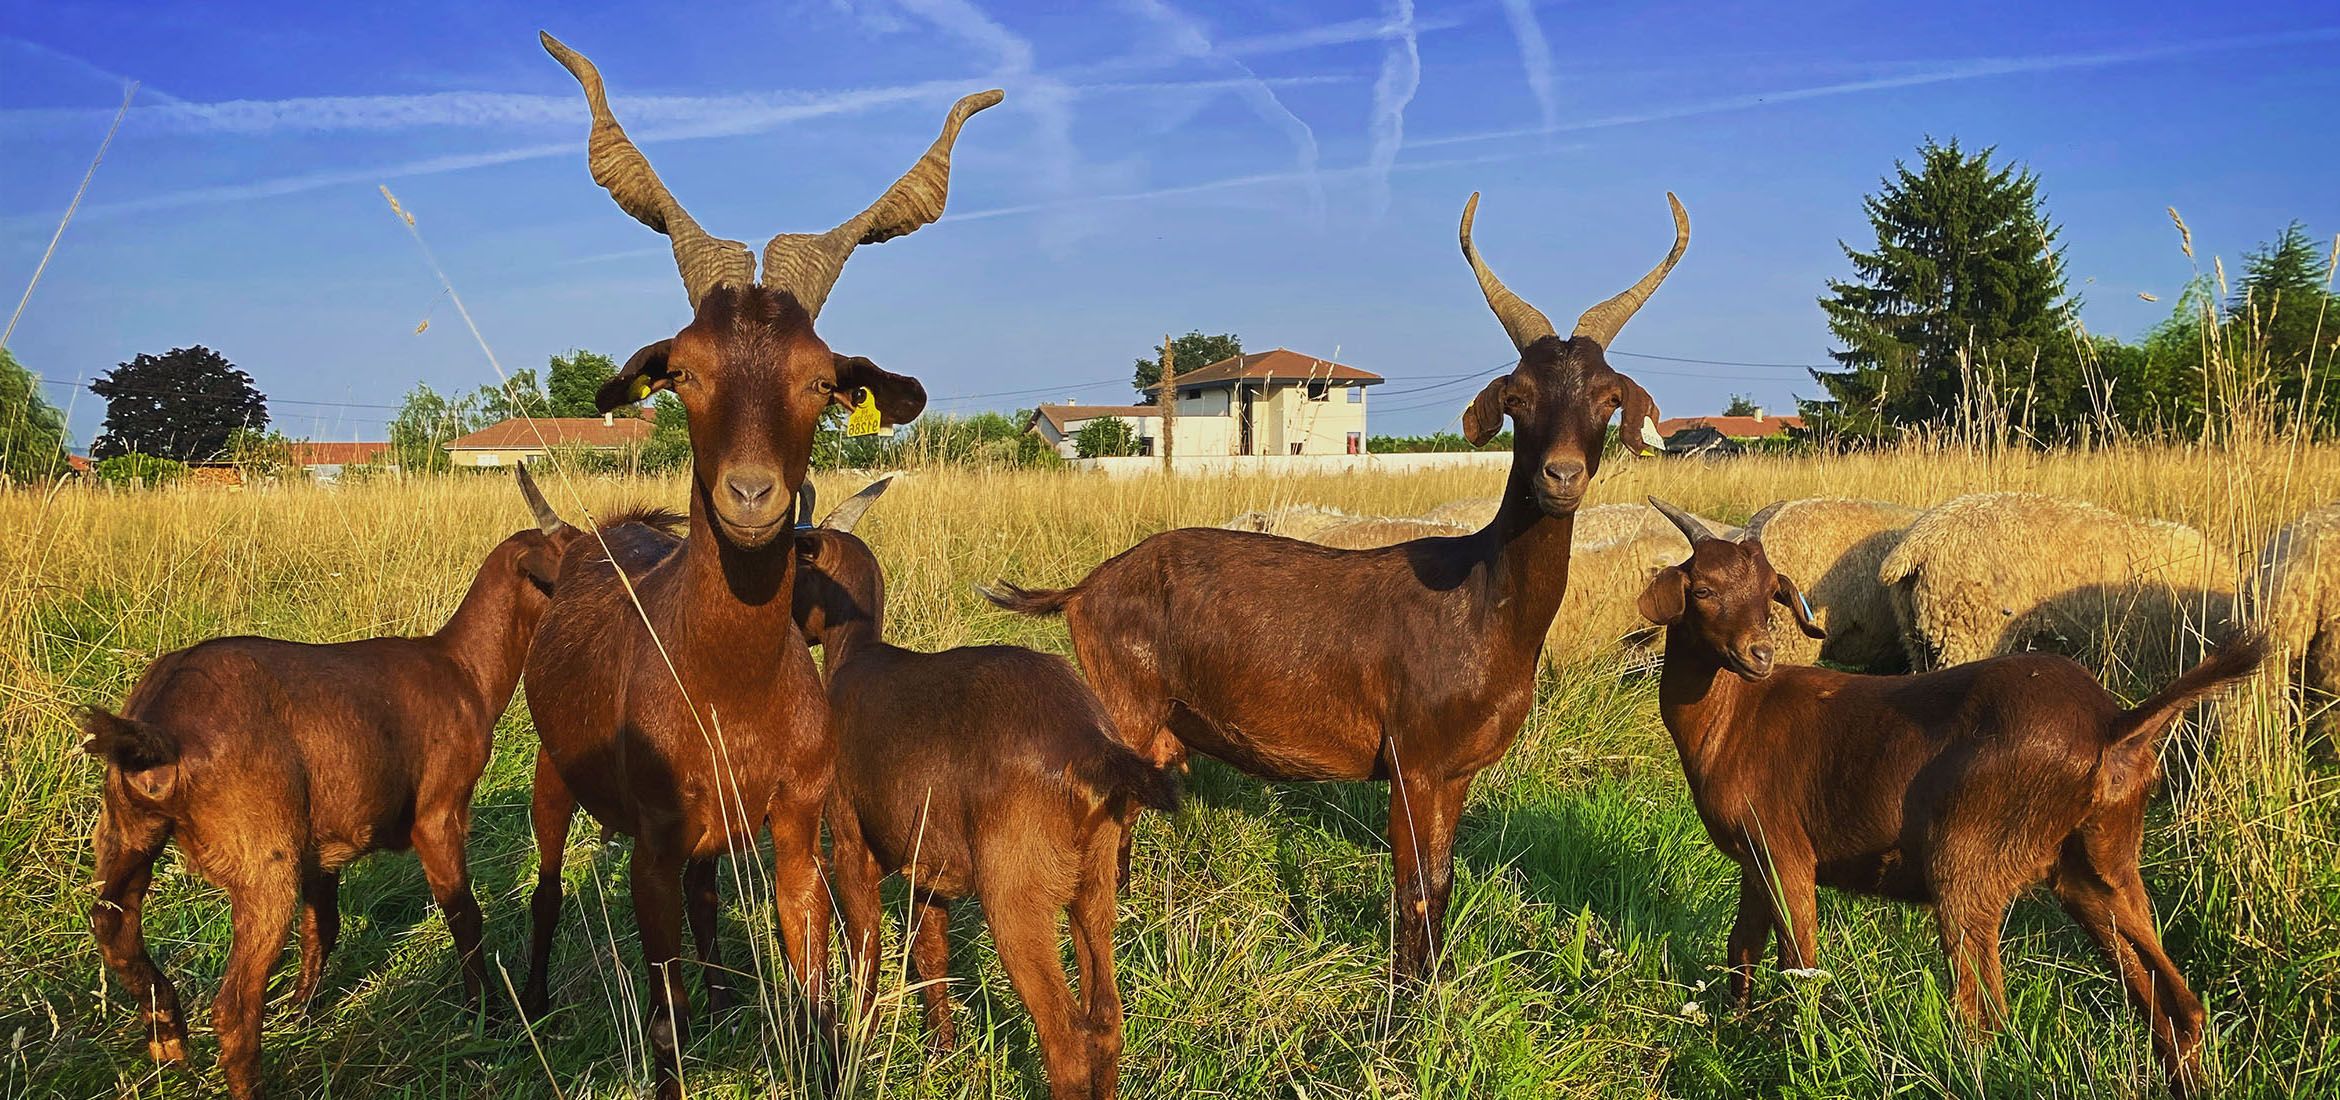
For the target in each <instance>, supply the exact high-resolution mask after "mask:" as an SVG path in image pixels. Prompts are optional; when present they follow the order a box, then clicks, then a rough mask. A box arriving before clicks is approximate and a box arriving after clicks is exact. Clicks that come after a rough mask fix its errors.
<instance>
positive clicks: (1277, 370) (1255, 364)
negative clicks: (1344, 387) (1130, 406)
mask: <svg viewBox="0 0 2340 1100" xmlns="http://www.w3.org/2000/svg"><path fill="white" fill-rule="evenodd" d="M1270 381H1273V382H1347V383H1354V384H1356V385H1360V386H1371V385H1374V384H1376V383H1379V382H1380V381H1381V376H1380V375H1378V374H1374V373H1372V372H1371V371H1361V370H1358V369H1357V368H1355V367H1352V366H1350V365H1348V364H1347V363H1335V362H1333V361H1332V360H1330V359H1319V358H1317V357H1316V356H1313V355H1302V354H1300V353H1299V352H1296V351H1292V350H1290V349H1288V348H1276V349H1275V350H1273V351H1255V352H1252V353H1250V354H1248V355H1238V356H1235V357H1234V358H1231V359H1221V360H1219V361H1218V362H1216V363H1212V364H1210V365H1209V366H1205V367H1196V368H1195V369H1193V370H1182V371H1179V372H1178V384H1179V385H1180V386H1210V385H1231V384H1233V383H1236V382H1270ZM1148 388H1149V389H1159V388H1160V387H1159V386H1151V387H1148Z"/></svg>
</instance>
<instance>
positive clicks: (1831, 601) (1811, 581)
mask: <svg viewBox="0 0 2340 1100" xmlns="http://www.w3.org/2000/svg"><path fill="white" fill-rule="evenodd" d="M1917 515H1918V510H1917V509H1915V508H1910V507H1906V506H1904V505H1899V504H1888V503H1885V502H1884V501H1878V500H1848V499H1845V498H1843V497H1827V498H1821V499H1816V500H1791V501H1788V502H1786V503H1785V504H1782V505H1780V506H1779V508H1778V509H1777V510H1775V511H1773V512H1772V513H1771V514H1770V516H1768V517H1766V518H1765V519H1764V521H1763V523H1762V525H1761V527H1760V528H1759V529H1755V530H1754V531H1753V533H1754V535H1755V536H1756V537H1757V538H1759V539H1761V540H1762V542H1763V552H1764V554H1765V556H1766V557H1768V558H1770V559H1771V564H1772V567H1773V568H1775V569H1777V570H1779V571H1780V572H1782V573H1785V574H1787V575H1788V576H1790V577H1793V578H1795V581H1796V584H1797V585H1799V586H1800V587H1801V588H1802V589H1803V592H1804V599H1805V601H1806V602H1808V603H1810V604H1811V605H1812V617H1813V619H1814V620H1815V621H1817V622H1818V623H1819V624H1820V625H1821V626H1822V627H1824V628H1826V629H1827V631H1828V639H1827V640H1826V641H1816V640H1814V639H1812V638H1809V637H1806V636H1805V635H1804V633H1803V632H1802V631H1799V630H1775V631H1773V632H1772V646H1773V650H1774V655H1775V656H1774V659H1775V660H1777V661H1779V662H1780V663H1782V664H1794V665H1809V664H1817V663H1818V662H1819V661H1820V660H1822V659H1823V658H1825V659H1826V660H1829V661H1832V662H1834V663H1836V664H1839V665H1842V666H1844V667H1846V668H1856V669H1867V670H1872V671H1890V670H1893V669H1896V668H1898V667H1900V666H1902V665H1903V664H1904V662H1905V661H1906V660H1907V657H1906V654H1905V651H1904V650H1903V648H1902V644H1901V626H1900V623H1899V622H1898V621H1897V620H1896V619H1895V618H1894V614H1893V600H1892V598H1891V597H1890V596H1889V595H1887V593H1886V590H1885V586H1884V585H1882V584H1880V583H1878V581H1877V570H1878V567H1879V566H1881V565H1883V564H1884V562H1885V555H1886V553H1887V552H1888V551H1890V550H1892V549H1893V546H1894V544H1896V543H1898V542H1900V541H1901V533H1902V531H1904V530H1906V529H1907V528H1908V527H1909V525H1910V522H1911V521H1912V520H1914V519H1916V518H1917Z"/></svg>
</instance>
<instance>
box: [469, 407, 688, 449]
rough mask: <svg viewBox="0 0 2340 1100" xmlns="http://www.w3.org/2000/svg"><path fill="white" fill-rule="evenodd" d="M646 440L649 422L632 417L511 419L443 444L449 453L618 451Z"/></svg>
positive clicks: (648, 432) (648, 434) (648, 433)
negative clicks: (570, 449)
mask: <svg viewBox="0 0 2340 1100" xmlns="http://www.w3.org/2000/svg"><path fill="white" fill-rule="evenodd" d="M649 438H650V421H649V420H647V419H645V418H642V417H636V416H619V417H612V418H610V419H609V420H607V421H606V422H605V421H604V420H603V419H602V418H601V417H598V416H540V417H537V418H536V419H535V420H533V421H531V420H527V419H523V418H520V417H513V418H512V419H509V420H504V421H501V422H498V423H495V424H490V425H488V426H487V427H485V428H481V429H480V430H478V431H476V432H473V433H471V434H470V435H467V436H463V437H462V438H460V439H456V440H454V441H453V442H451V443H448V444H447V449H448V450H450V451H536V450H542V449H544V447H545V445H546V444H550V445H552V446H555V447H609V448H618V447H626V446H631V445H633V444H636V443H641V442H643V441H645V440H648V439H649Z"/></svg>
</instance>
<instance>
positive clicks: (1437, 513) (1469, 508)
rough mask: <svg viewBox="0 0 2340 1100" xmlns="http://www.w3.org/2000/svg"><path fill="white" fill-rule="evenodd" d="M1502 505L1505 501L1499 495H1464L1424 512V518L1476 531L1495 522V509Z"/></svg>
mask: <svg viewBox="0 0 2340 1100" xmlns="http://www.w3.org/2000/svg"><path fill="white" fill-rule="evenodd" d="M1502 506H1503V501H1502V500H1501V499H1500V498H1497V497H1464V498H1463V499H1461V500H1450V501H1447V502H1446V503H1444V504H1441V505H1439V506H1437V507H1435V508H1432V509H1430V510H1429V511H1427V512H1424V513H1422V518H1423V519H1426V520H1429V521H1431V522H1432V523H1452V524H1458V525H1460V526H1463V527H1468V528H1470V529H1471V530H1473V531H1476V530H1478V529H1479V528H1482V527H1485V526H1487V525H1488V524H1489V523H1492V522H1494V520H1495V510H1496V509H1497V508H1500V507H1502Z"/></svg>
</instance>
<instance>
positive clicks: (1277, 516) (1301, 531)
mask: <svg viewBox="0 0 2340 1100" xmlns="http://www.w3.org/2000/svg"><path fill="white" fill-rule="evenodd" d="M1354 518H1356V517H1354V516H1351V515H1350V514H1349V513H1347V512H1344V511H1341V510H1340V509H1338V508H1327V507H1325V506H1324V505H1321V504H1287V505H1285V506H1283V507H1281V508H1268V509H1264V510H1261V511H1257V512H1245V513H1242V514H1241V515H1238V516H1235V517H1233V518H1231V519H1229V520H1228V521H1227V522H1225V523H1222V524H1220V525H1219V526H1220V527H1222V528H1224V529H1226V530H1229V531H1257V532H1259V533H1261V534H1263V535H1282V536H1284V537H1285V538H1293V539H1305V538H1309V537H1311V536H1313V535H1315V534H1316V533H1317V532H1318V531H1322V530H1324V529H1325V528H1327V527H1330V526H1332V525H1334V524H1336V523H1345V522H1347V521H1348V520H1351V519H1354Z"/></svg>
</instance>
